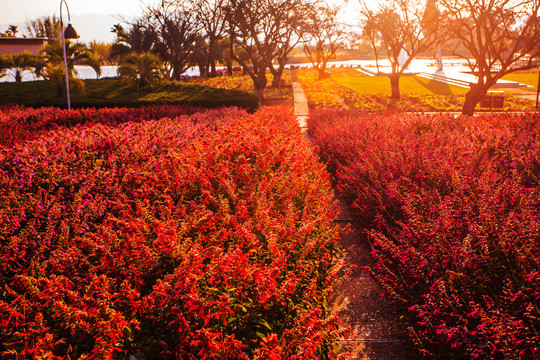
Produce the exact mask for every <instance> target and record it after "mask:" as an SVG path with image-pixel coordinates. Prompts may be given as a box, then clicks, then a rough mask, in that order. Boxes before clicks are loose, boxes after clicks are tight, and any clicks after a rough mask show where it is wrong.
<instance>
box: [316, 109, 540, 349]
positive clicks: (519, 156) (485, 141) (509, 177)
mask: <svg viewBox="0 0 540 360" xmlns="http://www.w3.org/2000/svg"><path fill="white" fill-rule="evenodd" d="M309 126H310V129H312V136H313V138H314V141H315V143H316V144H317V145H318V146H319V147H320V153H321V156H322V157H323V158H324V160H325V161H327V162H328V164H329V168H330V170H331V172H333V173H334V174H335V177H336V182H337V184H338V187H339V189H340V191H341V192H342V193H344V194H345V195H346V196H347V197H348V198H350V199H351V201H352V205H353V207H354V209H355V211H356V214H357V216H358V221H359V222H360V223H361V224H362V225H364V226H365V227H366V229H367V231H366V234H367V236H368V238H369V240H370V241H371V244H372V248H373V256H374V257H375V259H376V263H377V266H376V267H375V268H373V269H371V271H372V273H373V276H374V277H375V278H376V279H377V280H378V282H380V283H381V284H382V285H383V287H384V288H385V290H386V292H387V293H388V294H390V295H391V296H393V298H394V299H395V300H397V301H398V302H400V303H401V304H403V305H404V307H403V309H404V312H405V313H408V315H409V316H410V318H411V320H412V323H413V324H414V325H413V326H412V327H411V328H410V332H411V336H412V337H413V340H414V341H415V342H416V344H417V345H418V348H419V350H420V351H422V352H424V353H425V354H426V355H428V356H431V357H437V358H451V357H452V358H454V357H455V358H458V357H459V356H460V355H462V356H463V355H464V356H465V357H466V358H479V359H533V358H535V359H537V358H540V241H539V239H540V141H539V140H540V115H538V114H526V115H482V116H477V117H473V118H469V117H458V118H454V117H452V116H450V115H438V116H420V115H403V114H402V115H397V114H394V115H368V114H365V113H361V112H358V111H331V110H327V111H316V112H314V113H313V114H312V115H311V119H310V121H309Z"/></svg>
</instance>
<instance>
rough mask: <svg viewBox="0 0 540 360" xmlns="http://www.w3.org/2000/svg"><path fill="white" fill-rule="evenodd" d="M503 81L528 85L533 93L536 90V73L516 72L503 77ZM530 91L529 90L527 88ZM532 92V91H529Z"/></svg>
mask: <svg viewBox="0 0 540 360" xmlns="http://www.w3.org/2000/svg"><path fill="white" fill-rule="evenodd" d="M503 79H504V80H510V81H517V82H519V83H522V84H526V85H530V86H532V87H533V89H534V91H536V89H538V71H535V72H518V73H514V74H508V75H506V76H503ZM529 89H531V88H529ZM531 90H532V89H531Z"/></svg>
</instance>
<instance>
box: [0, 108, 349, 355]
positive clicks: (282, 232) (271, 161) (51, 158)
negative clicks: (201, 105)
mask: <svg viewBox="0 0 540 360" xmlns="http://www.w3.org/2000/svg"><path fill="white" fill-rule="evenodd" d="M165 110H166V109H165ZM23 111H24V110H23ZM48 111H51V110H50V109H49V110H48ZM107 111H109V110H99V111H97V113H96V114H95V116H96V117H98V118H99V117H100V116H103V117H107V115H106V113H107ZM110 111H111V112H112V113H113V114H114V113H115V112H122V111H123V110H110ZM150 111H151V110H150ZM18 112H19V113H20V111H19V110H16V109H15V110H12V113H18ZM188 112H189V109H188V110H186V113H188ZM31 114H34V115H37V114H36V113H35V112H34V110H28V114H27V115H28V119H29V120H30V119H31V117H30V116H31ZM44 114H45V115H46V114H47V110H44ZM12 115H13V114H12ZM134 115H135V114H134ZM154 115H155V114H153V115H152V116H154ZM112 117H114V116H112ZM141 117H142V116H141ZM125 118H126V120H128V119H129V116H128V114H125ZM37 121H38V122H39V121H40V120H39V119H37ZM29 138H32V136H29ZM0 188H1V189H2V190H1V191H0V204H1V205H0V209H1V210H0V244H1V246H0V256H1V259H2V262H1V263H0V279H1V281H0V294H1V296H0V353H1V354H2V356H5V357H8V358H9V357H13V358H15V357H19V358H20V357H36V358H37V357H44V358H53V357H68V356H69V357H70V358H81V357H83V358H84V357H88V358H90V357H96V358H126V357H127V355H129V354H133V353H136V352H138V351H142V352H143V353H144V354H146V355H147V356H148V357H150V358H162V359H167V358H183V359H201V358H206V359H223V358H238V359H246V358H254V359H268V358H288V359H306V358H325V359H327V358H335V357H336V355H335V353H334V350H333V347H332V345H333V340H334V339H335V338H336V337H337V336H338V335H339V333H340V330H339V328H338V326H339V322H338V320H337V319H336V318H334V317H332V316H330V314H328V312H327V310H326V300H325V299H326V297H327V296H328V295H329V286H330V285H331V282H332V279H333V274H334V271H335V270H336V266H335V253H336V251H337V250H336V237H337V227H336V226H335V225H334V224H333V223H332V218H333V217H334V215H335V209H334V207H333V205H332V203H331V199H332V194H331V190H330V184H329V176H328V174H327V172H326V171H325V169H324V166H323V165H322V164H320V163H319V162H318V161H317V158H316V156H315V155H314V154H313V153H312V152H311V150H310V149H309V146H308V144H307V143H306V142H305V141H304V140H303V139H302V135H301V133H300V131H299V129H298V126H297V124H296V120H295V118H294V116H293V115H292V114H291V113H290V111H289V110H287V109H285V108H266V109H263V110H261V111H259V112H257V113H255V114H253V115H249V114H247V113H246V112H245V111H242V110H238V109H234V108H232V109H223V110H211V111H205V112H197V113H194V114H192V115H181V116H178V117H176V118H174V119H170V118H162V119H161V120H149V121H142V122H137V121H129V122H122V121H116V124H114V122H111V123H107V122H105V121H103V122H101V123H100V121H96V122H95V124H87V125H85V126H74V127H70V128H61V129H58V130H56V131H50V132H48V133H44V134H41V136H39V137H38V138H36V139H34V140H28V141H20V142H19V143H16V144H15V145H14V146H10V147H2V148H1V151H0Z"/></svg>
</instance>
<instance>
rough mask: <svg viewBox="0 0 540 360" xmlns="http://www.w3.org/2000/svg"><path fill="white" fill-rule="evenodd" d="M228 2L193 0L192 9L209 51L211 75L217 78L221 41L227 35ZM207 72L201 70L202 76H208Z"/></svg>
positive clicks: (208, 61) (223, 0) (208, 60)
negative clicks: (226, 10) (217, 62)
mask: <svg viewBox="0 0 540 360" xmlns="http://www.w3.org/2000/svg"><path fill="white" fill-rule="evenodd" d="M228 3H229V2H228V0H191V9H192V10H193V11H194V12H195V14H196V17H197V21H198V23H199V24H200V25H201V27H202V30H204V33H205V37H206V41H207V45H208V46H207V51H206V53H205V57H206V61H205V62H206V64H208V65H209V67H210V69H209V70H210V75H211V76H216V61H217V57H218V54H219V46H220V44H219V41H220V40H222V39H223V38H224V37H225V35H226V31H227V29H226V20H227V18H226V12H225V9H226V8H227V6H228ZM207 75H208V74H207V71H203V69H201V76H207Z"/></svg>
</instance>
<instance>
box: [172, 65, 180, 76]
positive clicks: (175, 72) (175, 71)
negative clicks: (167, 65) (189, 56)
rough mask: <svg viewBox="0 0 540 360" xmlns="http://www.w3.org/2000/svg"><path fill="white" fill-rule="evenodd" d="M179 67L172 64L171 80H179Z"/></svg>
mask: <svg viewBox="0 0 540 360" xmlns="http://www.w3.org/2000/svg"><path fill="white" fill-rule="evenodd" d="M180 75H181V74H180V65H179V64H174V65H173V67H172V74H171V80H180Z"/></svg>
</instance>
